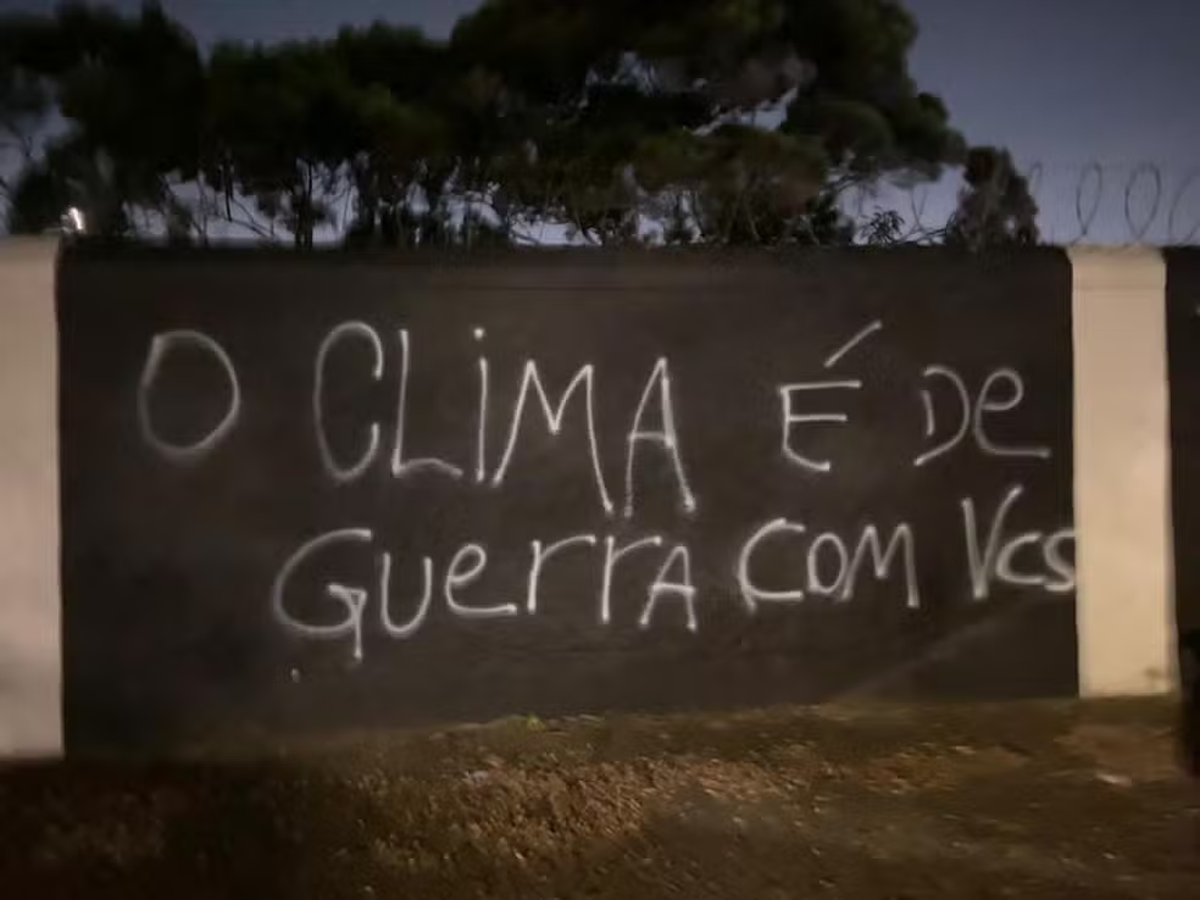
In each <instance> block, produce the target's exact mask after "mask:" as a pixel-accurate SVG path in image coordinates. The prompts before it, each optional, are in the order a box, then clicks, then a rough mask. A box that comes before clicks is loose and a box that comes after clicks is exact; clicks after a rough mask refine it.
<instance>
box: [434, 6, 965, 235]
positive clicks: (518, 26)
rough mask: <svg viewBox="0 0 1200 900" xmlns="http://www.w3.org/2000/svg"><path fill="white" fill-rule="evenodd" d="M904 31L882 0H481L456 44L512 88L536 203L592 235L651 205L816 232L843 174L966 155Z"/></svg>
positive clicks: (764, 228)
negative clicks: (777, 116) (919, 84)
mask: <svg viewBox="0 0 1200 900" xmlns="http://www.w3.org/2000/svg"><path fill="white" fill-rule="evenodd" d="M915 36H916V27H915V24H914V22H913V20H912V18H911V17H910V16H909V15H908V14H907V13H905V12H904V10H903V9H902V8H901V7H900V6H899V5H898V4H897V3H895V2H893V0H664V2H659V3H652V4H651V3H645V2H634V0H603V2H602V0H581V2H577V3H572V4H566V5H564V4H561V3H557V2H553V0H491V2H488V3H485V5H484V6H483V7H482V8H481V9H480V10H479V11H478V12H476V13H475V14H473V15H471V16H467V17H466V18H464V19H463V20H462V21H460V23H459V25H458V26H457V27H456V29H455V31H454V35H453V38H452V46H453V48H454V49H455V51H456V52H457V53H458V54H459V56H460V57H461V58H464V59H470V60H472V61H474V62H475V64H477V65H479V66H481V67H483V68H484V69H485V70H486V71H488V72H490V73H493V74H494V75H495V76H496V77H498V78H499V79H500V81H501V83H502V84H503V85H504V87H505V90H506V91H507V92H508V93H509V95H510V97H511V98H512V99H511V100H510V104H509V105H510V108H511V109H512V110H513V111H514V112H515V113H516V115H517V116H519V118H520V121H522V122H523V123H524V124H525V126H526V127H524V128H522V129H521V130H522V133H523V134H524V135H525V139H526V140H527V141H529V142H531V143H532V144H533V146H534V149H535V153H534V154H533V156H534V158H535V159H536V160H537V170H538V172H537V174H538V175H539V176H540V177H538V178H531V179H529V180H530V181H532V182H533V183H534V185H533V187H532V194H530V193H529V191H528V190H527V191H526V192H525V195H524V196H523V197H522V200H523V202H525V203H526V204H530V205H533V204H539V203H540V206H539V208H538V212H539V213H540V214H542V215H547V216H552V217H559V218H562V219H565V220H566V221H569V222H572V223H574V224H575V225H576V226H577V227H578V228H579V229H580V230H581V231H583V232H585V233H588V234H590V235H591V236H593V238H595V239H599V240H604V239H605V238H606V236H608V235H613V236H617V237H622V238H624V237H627V236H628V234H629V233H630V231H631V229H632V228H633V227H634V223H636V222H637V221H638V220H639V219H640V218H642V217H644V215H645V213H646V210H647V209H651V210H657V211H659V213H660V215H662V216H665V219H664V227H663V233H664V234H669V235H671V236H672V238H673V239H683V237H684V236H685V235H690V236H691V238H689V239H692V238H694V239H700V240H710V241H711V240H722V241H735V242H746V243H761V242H776V241H797V242H814V241H815V242H819V243H824V242H827V241H836V240H844V239H846V235H847V229H846V223H845V222H844V221H839V220H838V217H837V216H834V219H833V221H831V220H830V216H829V213H830V211H831V210H833V209H836V206H837V195H838V193H839V192H840V191H841V190H842V189H844V188H845V187H846V186H847V185H849V184H852V183H855V182H857V181H862V180H870V179H874V178H877V177H879V176H881V175H882V174H884V173H887V172H893V171H907V172H916V173H919V174H922V175H924V176H926V177H934V176H936V175H937V174H938V173H939V171H940V167H941V166H942V165H943V164H945V163H951V162H955V161H956V160H957V159H959V158H960V156H961V150H962V140H961V138H960V137H959V136H958V134H957V133H956V132H954V131H953V129H951V128H950V127H949V125H948V117H947V113H946V109H945V107H944V106H943V104H942V103H941V102H940V101H939V100H938V99H937V98H936V97H933V96H931V95H929V94H925V93H922V92H919V91H917V89H916V87H915V85H914V84H913V81H912V79H911V77H910V76H909V74H908V71H907V61H906V60H907V53H908V50H909V49H910V47H911V45H912V42H913V40H914V39H915ZM780 106H782V107H783V108H785V117H784V122H783V124H782V127H781V128H780V129H779V130H778V131H773V130H769V129H766V128H761V127H757V124H756V120H757V117H758V116H759V115H760V114H761V113H763V112H764V111H765V110H766V111H769V110H770V108H772V107H775V108H779V107H780ZM539 195H540V197H541V199H540V200H539ZM648 195H650V196H648Z"/></svg>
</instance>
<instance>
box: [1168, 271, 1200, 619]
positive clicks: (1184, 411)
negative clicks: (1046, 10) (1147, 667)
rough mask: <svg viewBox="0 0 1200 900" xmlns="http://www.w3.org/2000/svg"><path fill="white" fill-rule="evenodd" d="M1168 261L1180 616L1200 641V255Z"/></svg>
mask: <svg viewBox="0 0 1200 900" xmlns="http://www.w3.org/2000/svg"><path fill="white" fill-rule="evenodd" d="M1166 261H1167V368H1168V375H1169V379H1168V380H1169V382H1170V385H1171V506H1172V518H1173V520H1174V523H1173V524H1174V557H1175V610H1176V616H1177V622H1178V628H1179V633H1180V634H1181V635H1184V634H1187V633H1188V632H1196V637H1195V638H1193V640H1194V641H1200V558H1197V556H1196V552H1195V548H1196V547H1197V546H1200V252H1198V251H1196V250H1186V249H1178V250H1168V251H1166Z"/></svg>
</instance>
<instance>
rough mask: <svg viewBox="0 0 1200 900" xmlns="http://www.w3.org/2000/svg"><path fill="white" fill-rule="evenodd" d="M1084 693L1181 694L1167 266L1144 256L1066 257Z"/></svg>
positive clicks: (1097, 252)
mask: <svg viewBox="0 0 1200 900" xmlns="http://www.w3.org/2000/svg"><path fill="white" fill-rule="evenodd" d="M1070 256H1071V263H1072V268H1073V271H1074V275H1073V282H1074V289H1073V298H1072V320H1073V325H1072V329H1073V333H1074V344H1075V347H1074V349H1075V524H1076V533H1077V544H1076V563H1077V570H1078V586H1077V609H1076V615H1077V631H1078V636H1079V690H1080V694H1081V695H1082V696H1084V697H1097V696H1112V695H1136V694H1154V693H1163V692H1166V691H1170V690H1172V689H1173V688H1174V686H1175V685H1176V684H1177V672H1176V668H1177V667H1176V658H1175V607H1174V595H1173V583H1174V577H1173V574H1172V573H1173V567H1172V557H1171V491H1170V465H1169V461H1170V431H1169V409H1168V385H1167V345H1166V264H1165V262H1164V260H1163V258H1162V255H1161V254H1160V253H1159V252H1157V251H1155V250H1151V249H1141V248H1139V249H1124V248H1122V249H1111V250H1110V249H1100V248H1094V249H1093V248H1085V249H1073V250H1072V251H1071V252H1070Z"/></svg>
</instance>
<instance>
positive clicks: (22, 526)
mask: <svg viewBox="0 0 1200 900" xmlns="http://www.w3.org/2000/svg"><path fill="white" fill-rule="evenodd" d="M57 247H58V244H57V241H56V240H54V239H40V238H39V239H26V240H18V239H6V240H2V241H0V758H3V757H13V756H27V757H28V756H47V755H50V756H57V755H59V754H60V753H61V751H62V712H61V699H60V694H61V691H60V683H61V665H60V656H61V654H60V640H59V596H60V595H59V556H58V550H59V524H58V371H57V341H58V338H57V330H56V327H55V312H54V261H55V254H56V252H57Z"/></svg>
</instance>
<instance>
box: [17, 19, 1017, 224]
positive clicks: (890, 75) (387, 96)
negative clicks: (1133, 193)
mask: <svg viewBox="0 0 1200 900" xmlns="http://www.w3.org/2000/svg"><path fill="white" fill-rule="evenodd" d="M915 37H916V25H915V23H914V21H913V19H912V17H911V16H910V15H909V14H908V13H907V12H906V11H905V10H904V9H903V8H902V7H901V5H900V4H899V3H898V2H896V0H656V2H653V3H648V2H645V0H574V2H572V3H563V2H561V0H487V2H485V3H484V4H483V5H482V6H481V7H480V8H479V9H478V10H477V11H475V12H474V13H472V14H470V15H467V16H465V17H463V18H462V19H461V20H460V21H459V22H458V24H457V26H456V27H455V29H454V31H453V33H452V35H451V36H450V37H449V39H447V40H441V41H439V40H433V39H430V38H428V37H427V36H425V35H423V34H422V33H420V32H419V31H418V30H416V29H413V28H410V27H404V26H398V25H391V24H386V23H382V22H380V23H376V24H374V25H371V26H369V27H366V28H349V27H347V28H343V29H342V30H341V31H340V32H339V33H338V34H337V35H336V36H334V37H332V38H329V39H322V40H312V41H305V42H284V43H278V44H271V45H261V44H248V43H244V42H225V43H221V44H219V45H217V46H215V47H214V48H212V50H211V52H209V53H208V54H207V55H206V54H203V53H201V51H200V50H199V48H198V47H197V46H196V44H195V42H194V41H193V40H192V39H191V37H190V36H189V35H188V34H187V33H186V32H185V31H184V30H183V29H182V28H181V27H180V26H178V25H177V24H176V23H175V22H173V21H172V20H171V19H170V18H169V17H168V16H167V15H166V14H165V13H164V12H163V11H162V9H161V8H160V7H158V6H157V5H156V4H154V3H147V4H146V6H145V7H144V8H143V9H142V11H141V12H140V13H139V14H136V15H131V16H122V15H120V14H118V13H116V12H113V11H112V10H109V9H106V8H104V7H96V6H86V5H80V4H71V5H67V6H63V7H60V8H59V9H58V10H56V11H55V12H54V13H52V14H48V15H28V14H26V15H20V16H16V15H13V16H8V17H4V18H3V19H0V137H6V138H7V139H8V142H7V143H6V144H5V145H4V146H6V147H7V146H12V147H17V148H19V149H20V150H21V151H22V152H21V153H20V154H19V156H20V158H19V160H18V162H17V164H16V175H15V177H14V178H12V179H11V180H10V181H9V182H4V183H3V184H5V185H7V186H8V187H9V188H10V191H9V193H10V197H9V199H10V213H9V227H10V228H11V229H13V230H39V229H41V228H45V227H47V226H49V225H52V224H53V223H55V222H56V221H57V220H58V216H59V215H60V214H61V212H62V209H63V208H64V207H65V206H66V205H75V206H78V207H80V208H81V209H82V210H83V211H84V213H85V216H86V218H87V221H88V226H89V230H91V231H98V232H100V233H103V234H111V235H119V234H127V233H131V232H134V231H137V230H139V229H142V228H144V227H145V222H146V221H150V222H155V223H157V224H158V226H159V227H165V229H166V231H167V233H168V234H169V235H171V236H172V237H174V238H177V239H180V240H194V239H200V240H203V239H206V237H207V236H208V235H209V234H210V233H211V232H212V230H213V228H214V226H215V225H216V224H217V223H219V222H227V223H235V224H237V225H239V226H240V227H242V228H244V229H249V230H251V231H253V232H255V233H257V234H259V235H260V236H261V237H262V238H264V239H271V240H274V239H280V238H282V239H290V240H291V241H292V242H293V243H294V244H295V246H296V247H298V248H307V247H311V246H312V245H313V243H314V241H315V238H316V235H317V233H318V231H320V230H322V229H328V230H330V231H332V232H334V233H337V234H340V235H341V236H342V237H343V238H344V240H345V241H346V242H348V243H351V244H354V245H383V246H396V247H412V246H419V245H423V244H429V243H437V244H446V243H455V242H464V243H465V242H476V241H500V242H505V243H511V242H520V241H522V240H524V239H527V238H529V237H530V235H531V234H532V233H534V231H535V229H539V228H541V227H544V226H545V225H546V224H547V223H549V224H557V225H559V226H561V227H563V228H565V229H567V230H568V231H569V232H571V233H573V234H575V235H577V236H578V237H579V238H580V239H583V240H587V241H589V242H593V243H607V242H613V241H620V242H630V241H637V240H642V239H646V238H647V237H648V235H651V234H652V235H653V236H654V238H653V239H654V240H657V241H661V242H666V243H688V242H720V243H744V244H758V243H787V242H792V243H800V244H836V243H846V242H850V241H852V240H854V239H856V238H858V239H867V240H880V241H886V240H887V239H888V236H889V235H893V234H894V233H895V232H896V230H897V226H896V223H895V222H894V221H892V219H890V218H887V220H886V221H884V220H883V219H881V220H879V221H875V222H872V223H869V224H868V226H867V227H866V229H865V230H864V231H862V232H858V231H857V230H856V227H855V225H854V223H851V222H850V221H849V220H848V219H847V218H846V217H845V216H844V215H843V214H842V213H841V212H840V207H839V197H840V194H841V192H842V191H844V190H845V189H846V188H847V187H848V186H850V185H854V184H862V183H869V182H871V181H874V180H876V179H878V178H880V177H881V176H884V175H888V174H895V173H908V174H909V175H916V176H917V177H924V178H933V177H936V176H937V175H938V174H939V172H940V171H941V169H942V167H943V166H945V165H947V164H957V163H959V162H961V161H962V160H963V159H964V158H965V145H964V142H963V140H962V138H961V136H960V135H959V134H958V133H957V132H956V131H954V129H953V128H951V127H950V124H949V117H948V114H947V111H946V109H945V107H944V105H943V104H942V103H941V101H940V100H939V99H938V98H936V97H934V96H932V95H929V94H927V93H923V92H921V91H919V90H918V88H917V86H916V85H915V83H914V82H913V79H912V78H911V76H910V74H909V72H908V68H907V57H908V53H909V50H910V49H911V46H912V43H913V40H914V39H915ZM56 120H58V121H59V122H60V124H61V127H60V128H58V130H57V131H56V133H54V134H53V135H52V136H51V137H49V138H47V139H45V140H43V141H42V143H41V147H42V150H40V151H38V152H34V151H33V150H31V149H30V148H32V147H33V146H34V144H33V143H32V142H31V141H30V140H29V138H30V136H31V135H35V134H37V133H38V132H39V129H40V130H41V131H42V132H45V130H46V129H47V128H48V127H49V125H50V124H52V123H53V122H54V121H56ZM971 158H972V159H976V162H977V165H976V168H978V165H979V164H978V159H977V156H975V157H971ZM1005 159H1007V158H1006V157H1005ZM1008 163H1009V164H1011V160H1009V161H1008ZM972 171H974V170H971V169H970V167H968V174H969V175H970V173H971V172H972ZM980 177H981V178H983V180H986V177H985V176H980ZM973 184H974V183H973ZM981 185H982V181H981V182H979V185H976V186H975V190H976V191H977V192H979V191H982V190H983V187H982V186H981ZM972 202H973V201H972ZM1013 202H1015V201H1011V202H1009V203H1008V206H1007V207H1006V208H1009V209H1015V207H1014V206H1013ZM964 203H965V204H967V205H966V206H964V210H966V212H964V213H963V215H962V216H960V226H961V228H966V226H967V223H968V221H971V222H976V223H977V222H979V221H982V219H981V218H980V216H979V215H978V214H976V213H973V212H970V210H969V209H967V207H968V206H970V202H968V201H964ZM972 208H973V207H972ZM1014 215H1016V213H1014ZM885 218H886V217H885ZM1017 218H1020V216H1019V215H1017ZM1013 221H1015V219H1014V220H1013ZM1023 221H1024V220H1022V222H1023ZM972 227H974V226H972ZM1021 227H1024V226H1023V225H1020V226H1018V225H1013V224H1012V223H1009V224H1008V225H1000V224H996V223H993V222H992V220H991V219H987V225H986V230H987V233H988V234H996V235H1000V234H1004V235H1008V234H1010V233H1015V231H1014V229H1016V230H1020V228H1021ZM961 228H960V231H961ZM959 233H960V232H959V231H956V232H955V235H958V234H959ZM1022 233H1024V232H1022Z"/></svg>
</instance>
